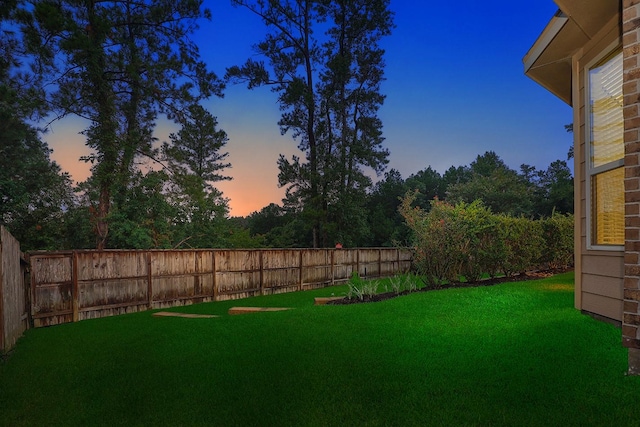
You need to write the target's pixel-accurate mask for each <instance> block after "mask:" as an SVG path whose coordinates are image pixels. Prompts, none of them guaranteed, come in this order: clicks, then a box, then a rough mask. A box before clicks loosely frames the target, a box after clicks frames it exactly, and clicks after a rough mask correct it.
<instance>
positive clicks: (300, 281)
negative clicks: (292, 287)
mask: <svg viewBox="0 0 640 427" xmlns="http://www.w3.org/2000/svg"><path fill="white" fill-rule="evenodd" d="M298 251H299V257H298V259H299V261H298V265H299V266H300V269H299V273H298V288H299V290H302V251H304V249H299V250H298Z"/></svg>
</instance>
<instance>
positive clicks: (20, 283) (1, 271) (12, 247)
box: [0, 226, 29, 353]
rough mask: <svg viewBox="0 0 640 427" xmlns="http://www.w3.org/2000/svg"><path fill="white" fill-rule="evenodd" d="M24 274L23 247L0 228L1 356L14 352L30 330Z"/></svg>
mask: <svg viewBox="0 0 640 427" xmlns="http://www.w3.org/2000/svg"><path fill="white" fill-rule="evenodd" d="M25 271H26V262H25V261H24V256H23V254H22V252H21V251H20V243H18V241H17V240H16V239H15V238H14V237H13V236H12V235H11V234H9V232H8V231H7V230H6V229H5V228H4V227H3V226H0V353H4V352H7V351H9V350H11V348H12V347H13V346H14V345H15V343H16V341H17V340H18V338H20V336H21V335H22V333H23V332H24V331H25V330H26V329H27V328H28V327H29V300H28V298H29V294H28V292H27V291H26V287H25V281H24V277H25Z"/></svg>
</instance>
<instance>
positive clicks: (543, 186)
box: [242, 151, 573, 247]
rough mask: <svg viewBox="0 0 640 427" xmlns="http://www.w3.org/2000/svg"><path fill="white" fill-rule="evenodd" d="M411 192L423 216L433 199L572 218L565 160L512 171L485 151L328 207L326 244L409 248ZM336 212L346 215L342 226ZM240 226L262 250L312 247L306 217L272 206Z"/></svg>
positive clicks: (392, 176)
mask: <svg viewBox="0 0 640 427" xmlns="http://www.w3.org/2000/svg"><path fill="white" fill-rule="evenodd" d="M414 192H417V193H416V196H415V199H414V200H412V204H413V206H418V207H421V208H423V209H425V210H426V211H428V210H429V209H430V208H431V204H432V201H433V200H434V199H437V200H440V201H448V202H450V203H452V204H456V203H459V202H466V203H472V202H474V201H475V200H481V201H482V202H483V204H484V206H485V207H486V208H487V209H489V210H490V211H491V212H493V213H495V214H506V215H509V216H513V217H526V218H532V219H537V218H545V217H550V216H551V215H552V214H553V213H554V212H555V213H560V214H565V213H573V177H572V174H571V170H570V169H569V167H568V165H567V162H566V161H564V160H557V161H554V162H553V163H551V164H550V165H549V166H548V167H547V169H545V170H537V169H536V168H535V167H533V166H530V165H526V164H525V165H521V166H520V170H519V171H516V170H514V169H511V168H510V167H508V166H507V165H506V164H505V163H504V161H503V160H502V159H501V158H500V157H499V156H498V155H497V154H496V153H495V152H492V151H489V152H486V153H484V154H483V155H478V156H477V157H476V159H475V160H474V161H473V162H472V163H471V164H469V165H467V166H457V167H456V166H451V167H450V168H449V169H448V170H447V171H445V172H444V173H443V174H440V173H439V172H437V171H436V170H434V169H433V168H431V167H427V168H426V169H424V170H421V171H419V172H417V173H415V174H413V175H411V176H409V177H408V178H406V179H403V177H402V175H401V174H400V173H399V172H398V171H397V170H393V169H392V170H390V171H389V172H387V173H385V175H384V179H382V180H380V181H378V182H377V183H376V184H375V185H374V186H373V187H372V189H371V191H369V192H368V193H367V195H366V197H364V198H363V200H361V201H358V200H351V201H350V203H349V204H348V205H346V206H345V205H341V204H337V205H333V206H330V207H329V210H330V211H332V212H335V213H336V216H335V218H336V220H335V221H334V222H332V223H331V224H330V226H329V227H328V228H329V229H330V233H329V234H330V240H331V241H332V242H334V243H338V242H339V243H341V244H343V245H346V246H352V247H353V246H393V245H408V244H409V243H410V241H411V233H410V229H409V228H408V227H407V225H406V223H405V220H404V218H403V217H402V215H401V214H400V211H399V209H398V208H399V207H400V204H401V199H402V198H403V197H404V196H405V194H407V193H414ZM340 212H342V213H343V214H344V215H345V216H346V215H348V217H347V218H345V220H344V222H341V221H340V214H339V213H340ZM242 224H244V226H245V227H247V228H248V229H249V233H250V235H251V237H252V238H253V239H255V240H256V241H257V242H259V244H260V245H264V246H270V247H296V246H300V247H305V246H308V245H309V244H310V242H311V229H310V227H309V224H308V222H307V221H306V218H305V216H304V213H303V212H299V211H296V210H295V209H286V208H284V207H282V206H279V205H276V204H271V205H269V206H267V207H265V208H263V209H262V210H261V211H259V212H255V213H253V214H251V215H250V216H249V217H248V218H246V219H244V220H243V221H242Z"/></svg>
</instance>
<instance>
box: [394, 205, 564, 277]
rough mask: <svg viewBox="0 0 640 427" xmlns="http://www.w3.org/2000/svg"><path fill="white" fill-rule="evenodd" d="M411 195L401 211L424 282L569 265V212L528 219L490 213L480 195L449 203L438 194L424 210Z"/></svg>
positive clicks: (506, 274) (418, 269)
mask: <svg viewBox="0 0 640 427" xmlns="http://www.w3.org/2000/svg"><path fill="white" fill-rule="evenodd" d="M415 197H416V193H413V194H411V193H408V194H407V195H406V196H405V197H404V199H403V200H402V203H401V204H400V207H399V210H400V213H401V215H402V216H403V217H404V219H405V221H406V223H407V226H408V227H409V228H410V229H411V230H412V233H413V242H412V243H413V250H414V267H415V269H416V271H417V272H418V274H420V275H421V276H423V277H424V280H425V282H426V284H427V285H428V286H431V287H439V286H441V285H442V284H443V283H445V282H452V281H457V280H460V279H461V278H462V277H464V278H465V279H466V280H467V281H477V280H479V279H480V278H481V277H482V275H483V274H488V275H489V276H491V277H495V276H497V275H498V274H499V273H500V272H502V273H503V274H504V275H505V276H513V275H515V274H521V273H524V272H526V271H528V270H532V269H536V268H538V267H539V266H540V264H546V265H548V266H549V267H552V268H553V267H565V266H568V265H570V264H571V261H572V259H573V217H572V216H570V215H568V216H567V215H560V214H555V215H554V216H553V217H551V218H548V219H543V220H532V219H528V218H524V217H511V216H507V215H495V214H492V213H491V211H490V210H489V209H488V208H487V207H486V206H484V205H483V204H482V202H481V201H478V200H477V201H474V202H473V203H458V204H456V205H452V204H450V203H446V202H442V201H439V200H437V199H436V200H433V201H432V202H431V209H430V210H429V211H428V212H426V211H424V210H422V209H420V208H414V207H412V206H411V205H412V203H413V201H414V200H415Z"/></svg>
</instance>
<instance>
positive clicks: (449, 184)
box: [0, 133, 573, 250]
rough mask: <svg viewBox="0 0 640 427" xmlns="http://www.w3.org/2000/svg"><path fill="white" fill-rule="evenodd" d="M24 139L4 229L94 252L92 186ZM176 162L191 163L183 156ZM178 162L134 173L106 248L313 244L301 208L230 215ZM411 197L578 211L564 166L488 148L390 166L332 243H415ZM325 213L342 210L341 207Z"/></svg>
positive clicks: (537, 214)
mask: <svg viewBox="0 0 640 427" xmlns="http://www.w3.org/2000/svg"><path fill="white" fill-rule="evenodd" d="M27 135H29V134H28V133H27ZM24 141H26V143H25V144H23V145H14V146H12V147H11V148H12V149H11V150H9V151H7V154H10V155H7V156H1V157H0V185H1V189H2V197H3V203H2V205H0V209H1V212H0V214H1V215H2V216H1V218H2V223H3V224H5V225H6V226H7V227H8V228H9V230H10V231H11V233H12V234H14V236H16V238H18V239H19V240H20V242H21V243H22V247H23V249H24V250H45V249H48V250H53V249H81V248H95V244H96V242H95V239H96V236H95V230H94V228H95V226H96V224H95V219H94V218H95V216H94V214H93V212H92V211H93V210H94V209H95V203H94V202H93V201H92V200H93V198H94V197H95V196H93V197H92V195H91V191H92V190H91V187H90V185H88V184H87V183H84V184H80V185H79V186H78V187H77V188H75V192H74V188H73V187H72V184H71V181H70V179H69V177H68V176H67V175H66V174H64V173H62V172H61V171H60V167H59V166H58V165H57V164H55V163H54V162H51V161H50V159H49V157H48V155H49V151H48V149H47V147H46V144H44V143H43V142H41V141H39V140H38V139H37V138H35V137H33V138H27V139H25V140H24ZM174 156H176V157H180V158H182V159H185V158H188V156H186V154H183V155H182V157H181V156H180V155H178V154H176V153H174ZM212 164H215V162H213V163H212ZM172 165H173V166H171V167H169V168H168V169H166V170H160V171H150V172H147V173H146V174H143V173H142V172H137V173H136V174H135V175H134V177H133V179H132V180H131V182H130V183H129V185H128V186H127V188H125V189H124V190H123V191H121V192H120V193H119V196H118V197H120V198H121V201H122V203H121V204H120V205H118V206H116V207H115V208H114V209H113V210H112V212H111V213H110V216H109V219H110V234H109V247H110V248H141V249H142V248H194V247H195V248H199V247H200V248H205V247H207V248H212V247H213V248H215V247H227V248H243V247H244V248H249V247H310V246H311V245H312V244H313V235H312V233H313V231H312V225H311V224H310V223H309V221H308V220H307V218H306V217H305V214H304V211H302V210H300V211H298V210H296V209H287V208H284V207H283V206H281V205H277V204H270V205H268V206H266V207H264V208H263V209H262V210H260V211H259V212H254V213H253V214H251V215H249V216H247V217H232V218H230V217H229V216H228V211H227V208H226V203H227V201H226V199H224V198H223V197H222V195H221V194H219V193H218V192H216V190H215V188H212V187H211V188H209V187H206V185H207V184H206V182H205V181H204V180H203V179H202V177H201V176H199V175H197V174H195V173H191V172H187V170H182V171H180V170H179V168H178V165H177V164H175V163H172ZM192 167H193V168H195V169H197V168H196V166H195V165H192ZM186 169H188V170H191V169H190V168H186ZM172 170H173V172H172ZM201 173H206V171H201ZM209 173H213V172H212V171H209ZM203 186H204V187H203ZM205 187H206V188H205ZM205 189H206V191H205ZM407 193H409V194H414V193H415V196H413V198H412V201H411V205H412V206H413V207H420V208H421V209H423V210H424V211H425V212H428V211H429V210H430V209H431V208H432V206H433V204H434V200H437V201H446V202H449V203H450V204H453V205H455V204H457V203H459V202H465V203H473V202H474V201H476V200H481V201H482V203H483V206H484V207H485V208H486V209H487V210H488V211H490V212H492V213H493V214H506V215H509V216H511V217H516V218H518V217H523V218H528V219H539V218H549V217H551V215H552V214H553V213H554V212H555V213H558V214H567V213H569V214H570V213H572V212H573V180H572V177H571V171H570V170H569V168H568V167H567V164H566V162H565V161H561V160H558V161H555V162H553V163H552V164H551V165H549V167H548V168H547V169H546V170H536V169H535V168H533V167H531V166H527V165H522V166H521V168H520V171H519V172H518V171H515V170H513V169H511V168H509V167H508V166H507V165H506V164H505V163H504V162H503V161H502V160H501V159H500V157H499V156H497V155H496V154H495V153H494V152H487V153H485V154H483V155H479V156H477V158H476V159H475V161H473V162H472V163H471V164H470V165H467V166H458V167H453V166H452V167H451V168H449V169H448V170H447V171H446V172H445V173H444V174H440V173H438V172H437V171H435V170H434V169H433V168H431V167H427V168H426V169H424V170H422V171H420V172H418V173H415V174H413V175H411V176H409V177H408V178H406V179H403V178H402V176H401V174H400V173H399V172H398V171H396V170H390V171H389V172H387V173H386V174H385V176H384V179H382V180H380V181H379V182H377V183H376V184H375V185H374V186H373V189H372V190H371V191H370V192H368V193H367V195H366V197H364V198H363V200H362V201H361V202H360V203H359V204H358V203H356V201H355V200H354V201H352V203H353V204H352V205H351V206H349V207H348V208H347V209H348V210H350V215H351V220H348V221H345V222H344V223H339V222H337V221H336V222H334V223H331V224H329V225H330V227H329V229H330V230H331V239H332V240H331V241H332V245H334V244H335V243H341V244H343V245H344V246H346V247H347V246H348V247H355V246H363V247H366V246H393V245H410V244H411V243H412V239H413V237H412V236H413V234H412V232H411V229H410V227H408V226H407V222H406V220H405V218H403V216H402V213H401V210H400V209H399V208H400V207H401V203H402V200H403V198H404V196H405V195H406V194H407ZM329 209H331V210H332V211H339V210H340V209H341V206H340V205H336V206H330V208H329Z"/></svg>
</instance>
